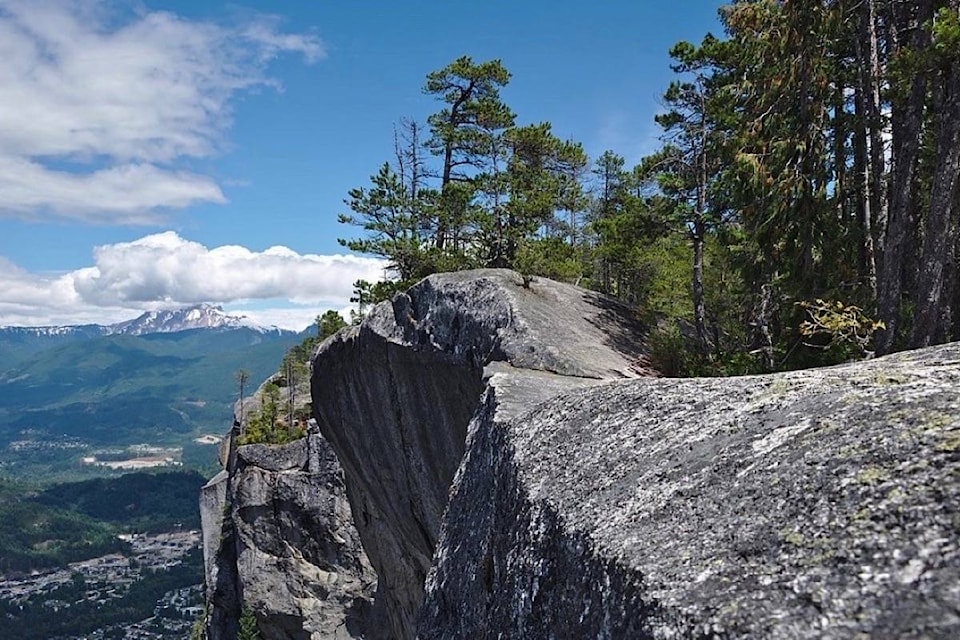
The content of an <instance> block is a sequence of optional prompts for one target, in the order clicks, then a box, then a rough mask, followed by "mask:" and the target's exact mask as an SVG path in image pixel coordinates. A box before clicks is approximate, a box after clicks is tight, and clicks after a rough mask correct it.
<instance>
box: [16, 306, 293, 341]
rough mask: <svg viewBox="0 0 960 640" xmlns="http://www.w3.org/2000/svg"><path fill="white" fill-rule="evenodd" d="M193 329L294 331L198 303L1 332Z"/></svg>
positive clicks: (27, 335) (73, 334)
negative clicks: (116, 318)
mask: <svg viewBox="0 0 960 640" xmlns="http://www.w3.org/2000/svg"><path fill="white" fill-rule="evenodd" d="M191 329H222V330H227V329H252V330H254V331H257V332H259V333H291V332H285V331H283V330H282V329H279V328H277V327H274V326H263V325H260V324H257V323H255V322H253V321H252V320H250V319H249V318H247V317H245V316H234V315H230V314H229V313H227V312H225V311H224V310H223V308H222V307H220V306H215V305H211V304H198V305H194V306H192V307H187V308H185V309H175V310H169V311H147V312H146V313H143V314H141V315H140V316H139V317H137V318H134V319H133V320H125V321H124V322H118V323H116V324H109V325H98V324H86V325H72V326H71V325H68V326H49V327H0V336H5V337H8V338H13V339H18V338H19V339H21V340H22V339H32V338H40V339H42V338H93V337H97V336H108V335H129V336H142V335H148V334H152V333H175V332H178V331H188V330H191Z"/></svg>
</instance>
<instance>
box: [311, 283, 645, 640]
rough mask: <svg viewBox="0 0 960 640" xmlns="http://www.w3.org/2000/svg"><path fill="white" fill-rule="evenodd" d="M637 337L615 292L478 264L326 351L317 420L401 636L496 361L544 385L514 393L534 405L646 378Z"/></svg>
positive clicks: (315, 388)
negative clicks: (572, 391)
mask: <svg viewBox="0 0 960 640" xmlns="http://www.w3.org/2000/svg"><path fill="white" fill-rule="evenodd" d="M640 337H641V332H640V327H639V326H638V325H637V324H636V322H635V321H634V320H633V319H632V314H631V312H630V310H629V309H627V308H625V307H623V306H622V305H618V304H617V303H615V302H614V301H612V300H610V299H608V298H605V297H603V296H600V295H598V294H595V293H591V292H588V291H585V290H583V289H579V288H577V287H573V286H570V285H564V284H560V283H556V282H552V281H550V280H536V281H534V282H532V283H529V286H527V287H525V286H523V281H522V279H521V277H520V276H519V275H517V274H516V273H514V272H512V271H505V270H482V271H472V272H461V273H454V274H440V275H435V276H431V277H429V278H427V279H426V280H424V281H422V282H420V283H419V284H417V285H416V286H414V287H412V288H411V289H410V290H409V291H408V292H407V293H406V294H400V295H398V296H396V297H395V298H394V299H393V301H392V302H387V303H382V304H380V305H377V306H376V307H374V309H373V310H372V311H371V312H370V314H369V315H368V316H367V318H366V319H365V320H364V321H363V323H362V324H361V325H360V326H359V327H354V328H351V329H348V330H344V331H342V332H341V333H339V334H337V335H336V336H334V337H333V338H331V339H329V340H327V341H326V342H325V343H324V344H322V345H321V346H320V348H319V350H318V352H317V354H316V356H315V357H314V362H313V378H312V396H313V410H314V415H315V416H316V418H317V421H318V423H319V424H320V428H321V430H322V432H323V435H324V437H325V438H326V439H327V440H328V441H329V442H330V443H331V445H332V446H333V448H334V450H335V451H336V452H337V455H338V456H339V458H340V461H341V464H342V465H343V468H344V472H345V476H346V484H347V493H348V496H349V498H350V502H351V504H352V505H353V511H354V514H355V515H356V521H357V528H358V529H359V532H360V536H361V539H362V540H363V546H364V549H365V550H366V552H367V554H368V555H369V557H370V561H371V563H372V564H373V566H374V568H375V569H376V571H377V574H378V577H379V580H380V582H379V591H378V593H377V600H378V602H380V603H382V604H383V605H384V606H385V607H386V611H387V615H388V618H389V621H390V629H389V631H390V633H391V634H392V636H393V637H396V638H413V637H414V636H415V635H416V616H417V612H418V611H419V609H420V605H421V603H422V600H423V585H424V582H425V580H426V576H427V573H428V571H429V570H430V567H431V564H432V558H433V553H434V550H435V548H436V544H437V536H438V534H439V531H440V521H441V517H442V515H443V511H444V509H445V507H446V504H447V498H448V490H449V487H450V484H451V482H452V480H453V476H454V473H455V472H456V470H457V467H458V466H459V464H460V460H461V458H462V457H463V453H464V450H465V449H464V446H465V442H466V439H467V427H468V424H469V423H470V420H471V418H472V417H473V415H474V413H475V412H476V410H477V408H478V407H479V406H480V400H481V397H482V395H483V390H484V388H485V386H486V381H485V376H486V375H487V374H486V373H485V372H484V369H485V367H488V365H491V364H493V363H500V366H506V367H509V368H511V369H514V370H515V371H516V372H517V374H516V376H517V377H518V378H523V379H524V381H526V380H527V379H528V378H529V379H531V380H534V381H535V382H533V383H530V384H527V383H526V382H524V383H523V384H517V385H515V391H516V392H517V393H516V397H515V400H516V402H518V403H519V404H525V403H526V401H533V400H534V399H545V398H546V397H548V396H549V395H550V393H552V392H553V390H555V389H560V388H569V387H570V386H571V385H572V386H577V385H589V384H595V383H596V382H598V381H600V380H603V379H615V378H624V377H635V376H637V375H640V374H642V373H645V372H646V370H645V369H644V368H643V359H642V352H641V350H640V347H639V345H640V344H641V343H640ZM511 397H513V396H511ZM523 398H526V401H524V400H523Z"/></svg>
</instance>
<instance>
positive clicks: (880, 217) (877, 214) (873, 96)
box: [861, 0, 889, 293]
mask: <svg viewBox="0 0 960 640" xmlns="http://www.w3.org/2000/svg"><path fill="white" fill-rule="evenodd" d="M862 11H863V13H862V14H861V16H862V17H861V29H862V30H863V34H862V37H863V38H864V40H865V41H866V44H867V50H868V53H869V63H868V65H866V71H867V73H868V80H869V82H868V85H869V89H870V91H869V93H868V94H867V95H869V100H867V118H868V120H867V122H868V128H869V131H870V185H871V186H870V211H871V214H872V215H873V220H872V223H873V224H872V225H871V226H872V229H873V230H874V232H875V233H876V234H877V236H876V241H877V242H876V251H877V253H879V254H881V255H882V254H883V240H884V238H883V231H884V229H886V226H887V206H888V202H889V200H888V197H887V183H886V180H884V169H885V164H886V161H885V160H884V153H883V118H882V116H881V104H880V75H881V69H880V54H879V48H878V46H877V11H876V2H875V0H866V1H865V2H864V3H863V5H862ZM874 289H876V284H874ZM874 293H876V291H874Z"/></svg>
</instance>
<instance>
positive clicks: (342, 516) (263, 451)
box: [200, 425, 383, 640]
mask: <svg viewBox="0 0 960 640" xmlns="http://www.w3.org/2000/svg"><path fill="white" fill-rule="evenodd" d="M235 435H236V433H233V434H232V436H231V440H232V437H233V436H235ZM224 449H225V454H226V460H225V462H226V469H225V470H224V471H223V472H221V473H220V474H219V475H218V476H216V477H215V478H214V479H213V480H211V481H210V482H209V483H208V484H207V486H205V487H204V488H203V490H202V493H201V500H200V505H201V517H202V520H203V533H204V536H203V542H204V561H205V571H206V584H207V602H208V612H209V613H208V620H207V638H208V640H233V638H235V637H236V634H237V621H238V620H239V618H240V615H241V612H242V609H243V608H249V609H250V610H251V611H252V612H253V613H254V615H255V616H256V618H257V623H258V627H259V630H260V634H261V637H262V638H263V639H264V640H328V639H330V640H333V639H335V638H338V639H345V638H368V639H370V638H374V639H375V638H380V637H383V636H382V635H379V631H378V630H379V629H382V628H383V621H382V620H381V619H379V617H378V613H377V611H376V609H375V608H374V604H373V594H374V593H375V591H376V583H377V578H376V574H375V573H374V571H373V569H372V568H371V567H370V564H369V562H368V560H367V557H366V554H365V553H364V551H363V548H362V546H361V544H360V539H359V535H358V533H357V531H356V528H355V527H354V525H353V519H352V515H351V512H350V505H349V503H348V501H347V498H346V491H345V488H344V484H343V472H342V470H341V468H340V464H339V462H338V461H337V458H336V456H335V455H334V453H333V451H332V449H331V448H330V446H329V445H328V444H327V443H326V441H325V440H324V439H323V437H322V436H321V435H320V434H319V432H318V431H317V430H316V426H315V425H314V426H313V428H312V429H311V430H310V432H309V433H308V435H307V437H305V438H301V439H299V440H296V441H294V442H292V443H290V444H286V445H263V444H248V445H245V446H240V447H236V446H233V445H232V444H230V443H228V445H227V446H226V447H225V448H224Z"/></svg>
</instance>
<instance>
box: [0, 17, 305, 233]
mask: <svg viewBox="0 0 960 640" xmlns="http://www.w3.org/2000/svg"><path fill="white" fill-rule="evenodd" d="M291 53H292V54H299V55H301V56H302V57H303V58H304V59H305V60H306V61H307V62H313V61H315V60H318V59H320V58H322V57H323V55H324V50H323V45H322V43H321V41H320V40H319V39H318V38H317V37H315V36H313V35H305V34H290V33H283V32H281V31H280V25H279V23H278V21H277V20H276V19H275V18H271V17H263V16H261V17H256V18H252V19H250V20H248V21H247V22H246V23H244V24H242V25H234V26H224V25H218V24H212V23H204V22H194V21H188V20H185V19H183V18H180V17H178V16H176V15H174V14H171V13H168V12H142V13H139V14H137V15H133V16H122V15H118V13H117V11H116V6H115V5H113V4H108V3H104V2H99V1H97V0H60V1H56V0H0V59H2V60H3V64H2V65H0V93H2V95H3V97H4V98H3V101H2V103H0V215H2V214H5V215H16V216H20V217H29V218H36V217H40V216H49V215H55V216H65V217H72V218H75V219H83V220H90V221H94V222H122V223H139V222H146V221H153V220H155V217H156V212H157V210H165V209H170V208H180V207H185V206H188V205H190V204H193V203H197V202H223V201H224V195H223V193H222V191H221V189H220V187H219V186H218V185H217V184H216V182H215V181H214V180H212V179H211V178H209V177H207V176H203V175H199V174H196V173H193V172H191V171H189V170H187V169H185V168H184V167H183V164H184V163H185V162H187V161H189V159H191V158H201V157H207V156H210V155H212V154H215V153H217V152H220V151H222V149H223V146H224V133H225V131H226V129H227V128H228V127H229V126H230V124H231V108H230V105H231V99H232V98H233V97H234V96H235V95H236V94H237V93H238V92H240V91H243V90H248V89H251V88H255V87H258V86H270V85H272V86H276V84H275V82H274V81H273V80H271V78H270V77H269V75H268V73H267V65H268V63H269V61H270V60H272V59H273V58H276V57H278V56H281V55H284V54H291Z"/></svg>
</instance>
